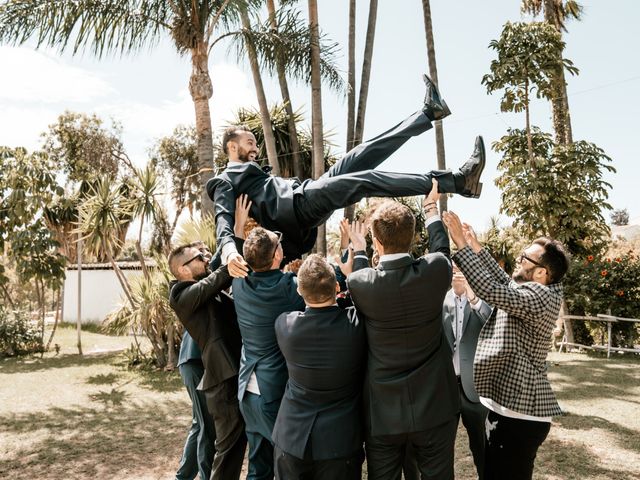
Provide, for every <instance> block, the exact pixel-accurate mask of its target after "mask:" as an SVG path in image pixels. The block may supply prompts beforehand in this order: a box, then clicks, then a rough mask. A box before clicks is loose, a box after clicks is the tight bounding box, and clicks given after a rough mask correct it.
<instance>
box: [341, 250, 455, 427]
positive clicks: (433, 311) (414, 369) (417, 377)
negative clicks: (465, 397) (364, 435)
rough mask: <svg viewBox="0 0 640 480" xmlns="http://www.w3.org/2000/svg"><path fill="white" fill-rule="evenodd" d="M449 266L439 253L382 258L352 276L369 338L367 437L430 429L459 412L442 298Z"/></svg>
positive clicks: (447, 261) (448, 277)
mask: <svg viewBox="0 0 640 480" xmlns="http://www.w3.org/2000/svg"><path fill="white" fill-rule="evenodd" d="M450 280H451V264H450V262H449V260H448V259H447V257H446V256H445V255H443V254H440V253H435V254H429V255H427V256H426V257H421V258H420V259H418V260H414V259H413V258H412V257H411V256H410V255H408V254H407V255H402V256H400V257H399V258H396V259H393V260H389V261H384V260H383V261H381V262H380V265H379V267H378V269H377V270H374V269H365V270H361V271H359V272H355V273H353V274H352V275H351V276H350V277H349V288H350V291H351V295H352V298H353V300H354V303H355V305H356V307H357V308H358V312H359V314H360V316H361V318H362V319H363V320H364V321H365V325H366V330H367V339H368V343H369V359H368V373H369V375H368V376H369V385H368V393H366V394H365V395H368V398H365V403H367V404H368V406H369V415H368V417H369V418H368V420H369V422H370V426H371V434H372V435H390V434H399V433H407V432H417V431H422V430H427V429H429V428H431V427H433V426H436V425H439V424H441V423H443V422H446V421H447V420H449V419H450V417H451V416H453V415H455V413H456V412H457V411H458V408H459V404H458V396H457V385H456V379H455V375H454V372H453V366H452V363H451V351H450V349H449V347H448V345H446V340H445V339H444V336H443V330H442V320H441V318H442V303H443V300H444V297H445V294H446V291H447V287H448V285H449V283H450Z"/></svg>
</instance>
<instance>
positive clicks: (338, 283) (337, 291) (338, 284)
mask: <svg viewBox="0 0 640 480" xmlns="http://www.w3.org/2000/svg"><path fill="white" fill-rule="evenodd" d="M336 293H340V282H336Z"/></svg>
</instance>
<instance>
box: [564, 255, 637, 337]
mask: <svg viewBox="0 0 640 480" xmlns="http://www.w3.org/2000/svg"><path fill="white" fill-rule="evenodd" d="M563 284H564V287H565V299H566V301H567V305H568V307H569V312H571V313H572V314H574V315H594V316H595V315H597V314H598V313H604V314H606V313H608V312H609V311H610V312H611V315H615V316H618V317H628V318H640V258H638V256H636V255H635V254H633V253H632V252H628V253H625V254H623V255H621V256H618V257H613V258H607V257H601V256H594V255H589V256H587V258H586V259H584V258H583V259H575V260H574V261H573V264H572V266H571V271H570V272H569V274H568V276H567V278H566V279H565V280H564V281H563ZM575 323H578V322H575ZM586 325H587V328H588V330H589V333H590V336H591V337H593V339H595V340H599V339H600V338H602V336H603V333H604V331H606V329H607V327H606V325H605V324H604V323H602V322H586ZM612 337H613V343H614V345H617V346H621V347H633V344H634V343H635V342H636V339H637V338H638V328H637V324H634V323H630V322H618V323H614V324H613V329H612Z"/></svg>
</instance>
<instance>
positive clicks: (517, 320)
mask: <svg viewBox="0 0 640 480" xmlns="http://www.w3.org/2000/svg"><path fill="white" fill-rule="evenodd" d="M453 260H454V261H455V262H456V264H457V265H458V266H459V267H460V270H462V271H463V272H464V275H465V277H466V278H467V281H468V282H469V285H471V288H472V289H473V291H474V292H475V293H476V294H477V295H478V296H479V297H480V298H482V299H483V300H485V301H486V302H488V303H490V304H492V305H494V306H495V307H496V308H497V309H498V311H497V314H496V315H495V316H493V317H492V318H491V319H489V320H488V321H487V323H486V324H485V326H484V327H483V329H482V331H481V332H480V337H479V339H478V348H477V350H476V356H475V360H474V362H473V379H474V383H475V387H476V390H477V391H478V395H480V396H482V397H487V398H490V399H492V400H494V401H495V402H498V403H499V404H500V405H502V406H503V407H507V408H509V409H511V410H514V411H516V412H519V413H523V414H526V415H533V416H536V417H550V416H554V415H561V414H562V410H560V406H559V405H558V402H557V400H556V397H555V395H554V394H553V391H552V390H551V385H550V384H549V380H548V379H547V366H546V359H547V353H548V352H549V346H550V342H551V332H552V330H553V328H554V327H555V322H556V320H557V318H558V314H559V312H560V304H561V303H562V285H561V284H559V283H557V284H552V285H542V284H539V283H536V282H527V283H523V284H518V283H516V282H514V281H513V280H511V278H510V277H509V276H508V275H507V274H506V273H505V272H504V271H503V270H502V269H501V268H500V266H499V265H498V264H497V263H496V261H495V260H494V259H493V257H491V255H490V254H489V253H488V252H487V251H486V250H485V249H482V250H481V251H480V252H479V253H478V254H477V255H476V254H475V253H474V252H473V251H472V250H471V249H470V248H469V247H465V248H463V249H462V250H460V251H459V252H457V253H456V254H455V255H454V256H453Z"/></svg>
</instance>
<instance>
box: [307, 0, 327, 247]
mask: <svg viewBox="0 0 640 480" xmlns="http://www.w3.org/2000/svg"><path fill="white" fill-rule="evenodd" d="M309 27H310V30H311V39H310V46H311V135H312V137H313V178H319V177H320V176H321V175H322V174H323V173H324V139H323V134H322V125H323V121H322V88H321V78H320V32H319V26H318V1H317V0H309ZM316 251H317V252H318V253H319V254H321V255H323V256H324V255H326V254H327V238H326V228H325V225H321V226H320V227H319V228H318V239H317V241H316Z"/></svg>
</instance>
